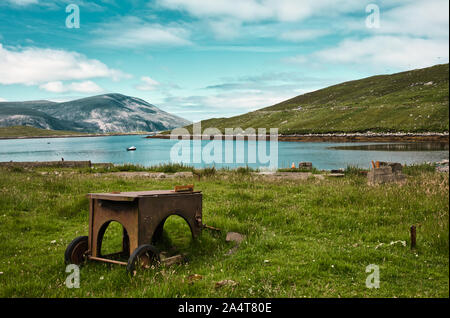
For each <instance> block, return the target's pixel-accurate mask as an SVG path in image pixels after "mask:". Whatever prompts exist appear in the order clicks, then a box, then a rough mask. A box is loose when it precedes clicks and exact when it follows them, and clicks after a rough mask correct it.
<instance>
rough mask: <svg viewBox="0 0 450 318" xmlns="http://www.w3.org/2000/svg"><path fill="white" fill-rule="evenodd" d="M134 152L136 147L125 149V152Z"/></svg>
mask: <svg viewBox="0 0 450 318" xmlns="http://www.w3.org/2000/svg"><path fill="white" fill-rule="evenodd" d="M135 150H136V147H135V146H132V147H129V148H127V151H135Z"/></svg>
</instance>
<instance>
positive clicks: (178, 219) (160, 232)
mask: <svg viewBox="0 0 450 318" xmlns="http://www.w3.org/2000/svg"><path fill="white" fill-rule="evenodd" d="M193 238H194V232H193V231H192V226H191V224H189V222H188V220H186V219H185V218H184V217H183V216H182V215H181V214H178V213H172V214H170V215H168V216H167V217H166V218H165V219H164V220H162V221H161V222H160V223H159V225H158V227H157V228H156V230H155V233H154V235H153V238H152V243H153V244H154V245H155V246H157V247H158V248H159V249H160V250H162V251H169V252H170V254H173V253H182V252H185V251H187V250H188V249H189V247H190V245H191V244H192V241H193Z"/></svg>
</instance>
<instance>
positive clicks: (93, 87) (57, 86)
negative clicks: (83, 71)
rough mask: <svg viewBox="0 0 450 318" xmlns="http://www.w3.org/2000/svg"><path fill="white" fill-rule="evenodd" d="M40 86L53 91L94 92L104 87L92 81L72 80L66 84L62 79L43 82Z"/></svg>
mask: <svg viewBox="0 0 450 318" xmlns="http://www.w3.org/2000/svg"><path fill="white" fill-rule="evenodd" d="M39 88H41V89H43V90H46V91H48V92H51V93H66V92H78V93H91V94H93V93H101V92H103V89H102V88H101V87H100V86H98V85H97V84H96V83H94V82H92V81H83V82H72V83H69V84H64V83H63V82H61V81H55V82H48V83H45V84H42V85H40V86H39Z"/></svg>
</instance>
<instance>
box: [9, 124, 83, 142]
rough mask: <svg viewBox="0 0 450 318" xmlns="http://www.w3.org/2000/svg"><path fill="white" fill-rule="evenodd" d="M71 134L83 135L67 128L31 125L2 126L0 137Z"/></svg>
mask: <svg viewBox="0 0 450 318" xmlns="http://www.w3.org/2000/svg"><path fill="white" fill-rule="evenodd" d="M70 135H83V133H78V132H74V131H66V130H50V129H41V128H35V127H30V126H12V127H0V139H1V138H15V137H53V136H70Z"/></svg>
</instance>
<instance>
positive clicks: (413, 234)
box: [410, 225, 416, 249]
mask: <svg viewBox="0 0 450 318" xmlns="http://www.w3.org/2000/svg"><path fill="white" fill-rule="evenodd" d="M410 231H411V249H413V248H416V227H415V226H414V225H413V226H411V229H410Z"/></svg>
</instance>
